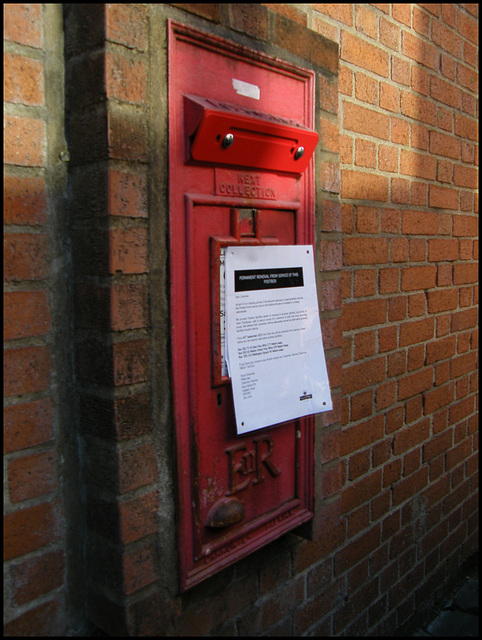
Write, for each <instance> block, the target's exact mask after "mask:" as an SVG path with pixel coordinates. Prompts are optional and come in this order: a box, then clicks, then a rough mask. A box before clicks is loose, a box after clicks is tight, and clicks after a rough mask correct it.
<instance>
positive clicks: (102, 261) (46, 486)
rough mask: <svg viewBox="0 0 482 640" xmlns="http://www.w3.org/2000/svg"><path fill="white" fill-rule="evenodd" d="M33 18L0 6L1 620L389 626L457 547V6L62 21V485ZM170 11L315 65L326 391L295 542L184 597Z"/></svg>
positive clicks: (468, 411)
mask: <svg viewBox="0 0 482 640" xmlns="http://www.w3.org/2000/svg"><path fill="white" fill-rule="evenodd" d="M46 6H47V5H6V6H5V11H6V13H5V17H6V20H5V39H6V41H7V48H6V54H5V61H6V66H5V83H6V84H5V87H6V88H5V100H6V103H7V108H6V116H5V126H6V128H5V160H4V161H5V163H6V165H7V166H6V182H5V194H6V195H5V197H6V204H5V213H6V222H7V227H6V234H5V238H6V239H5V255H6V261H5V279H6V281H7V287H6V291H7V292H6V298H5V339H6V340H7V343H6V352H5V353H6V355H5V366H6V372H5V395H6V419H5V425H6V445H5V446H6V450H5V455H6V467H7V502H6V549H7V558H6V560H7V565H6V566H7V620H8V626H7V630H8V631H9V632H10V633H12V634H13V633H24V634H26V635H28V634H32V633H33V634H35V635H39V634H42V633H45V634H48V633H62V630H60V631H59V629H63V628H64V627H62V625H63V624H65V623H64V622H63V621H62V620H63V616H64V613H65V611H69V615H70V616H71V617H70V618H68V622H67V623H66V624H67V625H68V624H70V628H71V629H72V628H73V627H74V623H73V622H72V620H73V617H72V610H76V611H77V612H80V617H82V616H85V618H86V619H88V620H90V621H91V622H93V623H94V624H96V625H98V626H99V627H100V628H101V629H103V630H104V631H106V632H108V633H109V634H112V635H114V634H125V633H127V634H130V635H146V634H168V635H199V634H204V633H218V634H222V635H236V634H237V635H257V634H261V633H264V634H265V633H268V634H270V635H276V634H283V635H300V634H303V633H309V634H318V635H339V634H342V633H343V634H349V635H365V634H369V633H370V634H371V633H376V634H379V635H391V634H393V633H394V631H395V630H398V631H399V632H400V631H401V630H402V631H403V630H409V629H410V623H411V620H412V617H413V616H414V615H415V614H416V613H417V612H418V613H423V612H424V611H425V610H427V611H428V609H429V608H430V607H432V606H433V605H435V604H436V603H437V601H438V599H439V598H440V597H441V595H442V592H443V589H444V588H445V587H446V585H447V584H448V583H449V582H450V581H451V580H453V578H454V577H455V576H456V575H457V572H458V571H459V569H460V567H461V566H462V565H463V562H464V561H465V560H466V559H467V558H468V557H469V555H470V554H471V552H472V551H473V550H474V549H475V548H476V546H477V471H478V464H477V457H476V456H477V451H478V440H477V435H478V433H477V431H478V430H477V427H478V389H477V381H478V378H477V367H478V360H477V356H478V342H477V335H478V334H477V326H478V325H477V305H478V286H477V284H478V280H477V259H478V239H477V238H478V196H477V191H476V187H477V177H478V86H477V82H478V8H477V5H475V4H473V5H450V4H427V5H409V4H402V5H399V4H377V5H356V4H341V5H340V4H333V5H330V4H313V5H307V4H305V5H296V6H295V5H283V4H279V5H276V4H270V5H260V4H259V5H252V4H251V5H245V4H228V5H224V4H219V5H218V4H186V5H182V4H176V5H135V4H134V5H125V4H111V5H70V6H69V7H68V8H67V9H66V10H65V14H64V17H65V23H64V24H65V43H66V48H65V56H66V57H65V73H66V75H65V78H66V80H65V82H66V85H65V94H66V123H67V127H66V136H67V139H68V142H69V151H70V162H69V184H68V191H67V193H66V198H67V199H68V210H69V215H70V216H71V220H72V224H71V226H70V227H69V234H70V235H69V238H68V241H69V243H71V254H70V253H69V256H70V260H71V265H72V275H71V278H70V281H71V288H72V291H73V293H72V299H73V309H72V314H71V316H69V322H71V323H72V326H73V327H74V330H75V344H74V348H73V349H70V351H69V353H71V356H70V357H71V367H72V370H74V371H75V394H74V396H75V402H74V407H75V408H74V412H75V421H74V422H75V425H77V426H78V432H76V435H75V438H73V440H74V441H75V445H73V446H74V447H75V451H76V452H77V453H78V457H79V458H81V459H82V461H83V470H82V474H83V475H82V476H81V477H78V478H77V477H76V479H72V478H70V479H69V477H66V478H64V476H62V475H59V473H58V463H59V456H64V454H66V455H68V447H66V445H65V440H63V439H62V438H60V441H59V437H58V435H57V434H58V433H66V432H67V433H68V429H69V428H70V424H69V425H68V427H67V426H66V422H68V421H66V420H65V411H64V413H62V412H61V411H60V413H59V408H58V406H57V395H56V389H57V385H56V384H55V385H54V384H53V382H52V375H53V376H54V380H57V377H58V373H57V370H56V367H57V368H58V360H57V355H58V350H55V349H57V347H56V346H55V343H56V340H55V339H54V338H53V336H54V335H58V331H59V327H58V324H59V322H60V321H61V318H63V319H64V321H65V320H66V317H67V316H59V315H58V313H57V311H56V309H57V306H56V305H58V302H57V301H56V300H57V298H58V297H59V296H58V295H57V298H56V291H57V288H56V284H55V283H56V280H55V276H54V274H53V271H52V264H53V262H52V259H51V256H52V245H53V243H54V239H55V237H56V227H55V225H52V222H51V218H50V217H49V215H48V212H49V210H50V209H49V206H50V200H49V198H51V195H49V194H51V188H50V182H49V176H51V175H52V169H51V167H50V165H49V158H50V157H51V155H50V156H49V144H51V143H50V138H49V136H48V135H47V127H48V126H50V118H51V116H50V112H49V109H48V108H47V102H46V97H45V96H46V95H47V94H48V87H46V86H45V77H46V74H45V69H44V66H43V65H44V64H45V61H46V60H48V59H49V57H48V56H49V51H50V41H49V39H48V36H49V35H50V31H49V30H47V29H46V28H45V24H44V22H43V20H44V16H45V15H47V14H46V8H45V7H46ZM166 16H169V17H173V18H175V19H177V20H179V21H187V22H189V23H190V24H193V25H194V26H197V27H199V28H202V29H204V30H205V31H208V32H209V31H214V32H216V33H217V34H218V35H222V36H224V37H230V38H232V39H233V40H235V41H239V39H242V41H243V43H244V44H246V42H249V44H250V45H251V46H253V47H255V48H256V47H259V48H260V49H261V50H263V51H266V52H268V53H271V54H272V55H278V56H281V57H283V56H286V57H288V59H292V60H295V61H300V60H302V61H305V63H306V64H307V65H309V66H312V68H314V69H315V71H316V79H317V103H316V114H317V117H318V123H317V126H318V128H319V133H320V144H319V145H318V150H317V156H316V170H317V201H316V203H317V204H316V209H317V210H316V225H317V227H316V238H317V240H316V244H317V246H316V249H317V255H318V266H319V290H320V306H321V317H322V329H323V339H324V346H325V350H326V354H327V362H328V369H329V376H330V382H331V387H332V396H333V401H334V409H333V411H332V412H329V413H326V414H322V415H321V416H320V418H319V421H318V426H317V440H316V461H317V472H316V493H317V513H316V517H315V522H314V526H313V528H312V529H313V530H312V536H313V540H311V541H309V540H305V539H302V538H300V537H298V536H294V535H288V536H285V537H283V538H282V539H281V540H280V541H277V542H274V543H272V544H270V545H269V546H268V547H266V548H265V549H262V550H261V551H258V552H256V553H255V554H253V555H252V556H250V557H248V558H247V559H245V560H243V561H241V562H239V563H238V564H237V565H235V566H233V567H229V568H228V569H226V570H224V571H223V572H221V573H220V574H218V575H217V576H215V577H214V578H212V579H210V580H208V581H207V582H206V583H204V584H201V585H199V586H198V587H196V588H195V589H193V590H192V591H190V592H188V593H187V594H184V595H179V592H178V589H177V585H176V581H177V577H176V571H177V569H176V562H177V560H176V548H175V518H174V507H175V505H174V504H173V495H174V494H175V491H174V489H173V482H175V476H174V469H173V462H172V458H173V456H172V450H173V449H172V447H173V444H174V443H173V441H172V438H173V436H172V434H173V431H174V430H173V425H172V422H171V418H170V410H171V405H170V385H169V309H168V308H167V303H166V300H167V299H168V274H167V266H166V265H167V264H168V258H167V249H166V247H167V246H168V242H167V234H168V228H167V220H168V212H167V198H166V192H167V189H168V185H167V182H166V180H167V167H166V160H167V153H166V149H165V147H166V144H167V134H166V132H167V114H166V112H165V106H166V103H167V101H166V99H165V90H166V86H167V84H166V76H165V73H166V69H165V57H163V56H164V47H165V18H166ZM245 38H248V39H249V40H246V39H245ZM325 38H326V39H328V40H330V41H334V42H335V43H337V44H338V45H339V51H338V58H337V56H336V55H334V52H335V48H334V46H333V43H332V42H331V43H329V42H327V40H325ZM25 39H27V40H25ZM47 45H49V46H47ZM62 72H63V70H62ZM49 77H51V76H49ZM52 117H53V116H52ZM52 206H53V205H52ZM69 243H66V245H69ZM69 246H70V245H69ZM69 251H70V249H69ZM54 331H57V333H55V334H54ZM77 402H78V404H75V403H77ZM72 429H73V430H74V427H72ZM60 479H62V482H64V484H60ZM62 486H64V489H63V491H62V492H61V491H60V489H61V488H62ZM65 487H66V488H65ZM74 487H75V491H76V492H78V493H79V495H82V496H84V499H85V501H84V503H83V504H85V514H84V513H83V512H82V510H80V511H79V513H80V514H81V515H80V516H77V518H78V521H77V522H80V523H81V526H79V531H78V535H77V538H78V540H80V543H79V542H78V540H77V544H79V545H80V546H81V547H82V548H83V549H85V559H84V556H82V563H83V564H84V565H85V572H86V573H85V575H84V576H83V578H81V579H79V578H78V575H79V571H78V569H77V574H76V575H77V582H75V580H72V578H71V576H72V574H73V573H75V572H76V568H75V562H74V561H73V559H72V558H71V557H70V556H69V549H71V544H72V541H71V540H69V539H68V538H66V535H65V530H66V528H65V525H64V524H63V522H64V521H63V517H64V512H65V514H66V515H65V518H66V520H67V522H69V523H72V522H74V521H75V520H73V515H72V505H71V504H69V498H68V496H69V495H70V494H72V493H74V489H73V488H74ZM74 540H75V538H74ZM70 554H71V555H72V553H71V552H70ZM39 576H41V579H40V577H39ZM45 576H48V578H47V579H46V578H45ZM72 582H73V586H71V587H70V588H69V591H66V588H67V584H70V583H72ZM87 585H88V590H87V593H84V587H86V586H87ZM64 596H65V599H64ZM77 616H79V613H77Z"/></svg>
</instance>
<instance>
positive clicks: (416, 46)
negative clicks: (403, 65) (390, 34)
mask: <svg viewBox="0 0 482 640" xmlns="http://www.w3.org/2000/svg"><path fill="white" fill-rule="evenodd" d="M402 53H403V54H404V55H406V56H408V57H409V58H411V59H412V60H415V62H418V63H419V64H422V65H423V66H425V67H428V68H429V69H433V70H434V71H438V67H439V54H438V52H437V49H436V47H434V46H433V45H431V44H430V43H429V42H427V41H425V40H422V39H421V38H419V37H417V36H414V35H413V34H411V33H409V32H408V31H402Z"/></svg>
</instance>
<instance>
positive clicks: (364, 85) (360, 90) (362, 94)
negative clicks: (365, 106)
mask: <svg viewBox="0 0 482 640" xmlns="http://www.w3.org/2000/svg"><path fill="white" fill-rule="evenodd" d="M355 98H357V99H358V100H361V101H362V102H368V103H369V104H373V105H376V104H378V82H377V81H376V80H374V79H373V78H370V77H368V76H367V75H366V74H365V73H355Z"/></svg>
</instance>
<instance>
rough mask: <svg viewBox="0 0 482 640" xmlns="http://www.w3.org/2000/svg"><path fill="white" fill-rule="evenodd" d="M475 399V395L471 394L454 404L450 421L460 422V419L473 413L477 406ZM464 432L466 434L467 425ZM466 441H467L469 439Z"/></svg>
mask: <svg viewBox="0 0 482 640" xmlns="http://www.w3.org/2000/svg"><path fill="white" fill-rule="evenodd" d="M475 400H476V399H475V398H474V396H469V397H468V398H464V399H463V400H460V401H459V402H457V403H456V404H454V405H452V406H451V407H450V409H449V421H450V423H451V424H454V423H456V422H459V421H460V420H463V419H464V418H466V417H467V416H469V415H470V414H472V413H473V412H474V409H476V408H477V407H476V406H474V402H475ZM476 417H477V416H476ZM463 433H464V434H465V427H464V429H463ZM465 442H467V440H466V441H465Z"/></svg>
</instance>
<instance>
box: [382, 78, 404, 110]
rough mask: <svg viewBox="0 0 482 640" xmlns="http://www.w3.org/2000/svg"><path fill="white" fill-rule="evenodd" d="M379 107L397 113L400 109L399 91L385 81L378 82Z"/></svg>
mask: <svg viewBox="0 0 482 640" xmlns="http://www.w3.org/2000/svg"><path fill="white" fill-rule="evenodd" d="M380 109H386V110H387V111H392V112H394V113H398V112H399V111H400V92H399V90H398V89H397V87H394V86H392V85H390V84H388V83H386V82H381V83H380Z"/></svg>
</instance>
